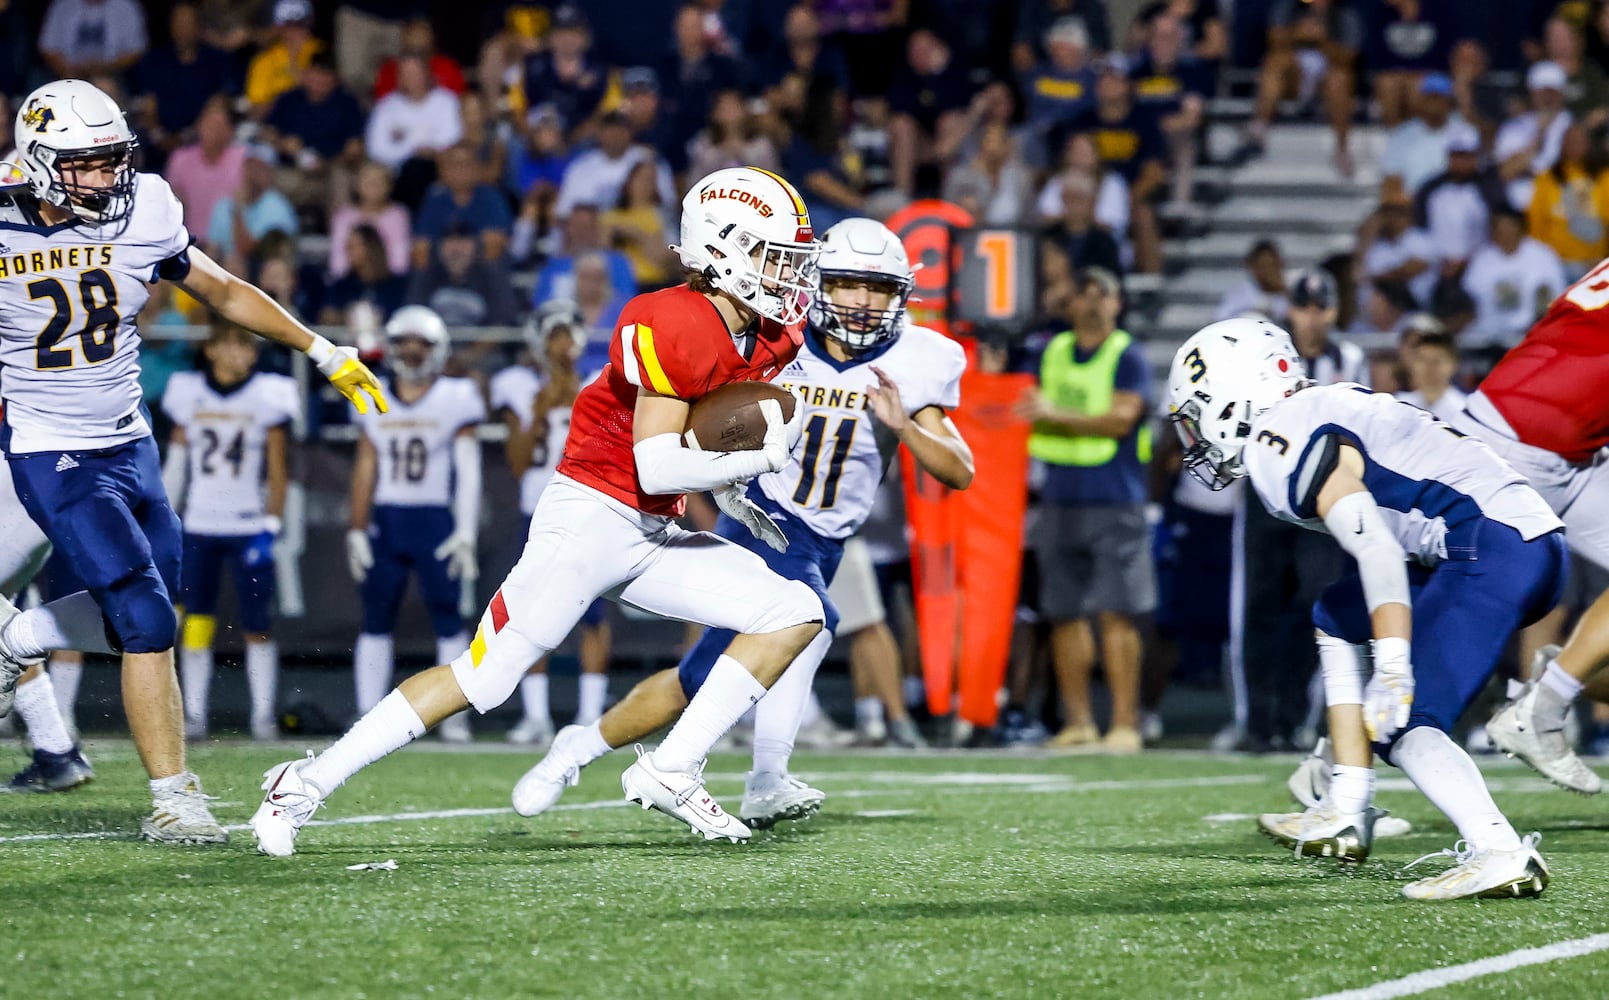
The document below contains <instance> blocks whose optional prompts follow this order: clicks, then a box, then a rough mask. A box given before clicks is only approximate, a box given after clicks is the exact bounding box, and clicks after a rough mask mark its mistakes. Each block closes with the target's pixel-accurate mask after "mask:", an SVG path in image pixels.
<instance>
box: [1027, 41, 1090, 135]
mask: <svg viewBox="0 0 1609 1000" xmlns="http://www.w3.org/2000/svg"><path fill="white" fill-rule="evenodd" d="M1088 52H1089V32H1088V30H1087V29H1086V28H1085V27H1084V22H1083V21H1082V20H1080V19H1079V18H1076V17H1064V18H1062V19H1061V20H1059V21H1057V22H1056V23H1055V24H1054V25H1052V26H1051V29H1050V30H1049V31H1048V32H1046V33H1045V53H1046V57H1045V59H1044V60H1043V61H1042V62H1040V63H1039V64H1038V65H1036V66H1034V68H1033V69H1031V70H1029V71H1028V72H1026V73H1024V74H1023V75H1022V81H1021V82H1022V93H1023V96H1024V98H1025V99H1026V100H1027V104H1028V107H1027V122H1026V125H1027V129H1028V139H1029V141H1028V144H1027V148H1026V149H1025V150H1024V152H1025V153H1026V154H1027V156H1028V158H1029V162H1031V163H1036V164H1039V165H1041V166H1043V165H1047V164H1049V163H1050V161H1051V158H1052V153H1053V149H1049V148H1046V145H1045V143H1046V140H1047V138H1048V137H1050V136H1051V135H1052V134H1053V133H1054V132H1055V130H1056V126H1058V125H1060V124H1062V123H1063V122H1067V121H1070V120H1071V119H1074V118H1077V117H1078V116H1079V115H1080V114H1083V113H1084V112H1085V111H1087V110H1089V109H1090V108H1092V107H1094V106H1095V72H1094V70H1092V69H1090V67H1089V63H1088V58H1087V57H1088Z"/></svg>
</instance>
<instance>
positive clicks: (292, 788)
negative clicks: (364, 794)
mask: <svg viewBox="0 0 1609 1000" xmlns="http://www.w3.org/2000/svg"><path fill="white" fill-rule="evenodd" d="M312 759H313V754H312V752H311V751H310V752H309V753H308V755H307V757H306V758H305V759H303V760H288V761H286V762H285V763H283V764H275V765H274V766H273V767H271V768H269V769H268V770H267V771H264V772H263V792H264V795H263V804H262V805H260V806H258V807H257V811H256V812H255V813H253V814H252V817H251V832H252V833H254V834H256V835H257V850H258V851H260V852H261V853H263V854H267V855H271V856H272V857H276V858H288V857H290V856H291V855H292V854H295V853H296V834H297V831H299V830H301V828H302V825H303V824H304V823H306V822H307V821H308V820H310V819H312V818H313V813H315V812H317V811H318V807H319V806H321V805H323V804H324V793H323V792H321V791H319V789H318V786H316V785H314V784H313V783H312V782H310V781H307V780H305V779H304V778H303V777H302V768H304V767H306V766H307V764H308V762H309V761H311V760H312Z"/></svg>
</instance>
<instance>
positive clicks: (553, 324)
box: [525, 299, 587, 363]
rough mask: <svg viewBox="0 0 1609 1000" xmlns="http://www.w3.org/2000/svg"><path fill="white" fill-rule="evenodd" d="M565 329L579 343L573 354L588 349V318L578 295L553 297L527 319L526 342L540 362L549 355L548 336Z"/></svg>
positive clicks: (575, 354) (533, 355)
mask: <svg viewBox="0 0 1609 1000" xmlns="http://www.w3.org/2000/svg"><path fill="white" fill-rule="evenodd" d="M560 330H563V331H564V332H565V333H567V334H569V336H570V339H571V341H573V342H574V344H575V351H574V354H573V356H574V357H576V358H579V357H581V352H582V351H584V350H586V349H587V321H586V318H585V317H583V316H582V315H581V307H580V306H578V305H576V304H575V300H574V299H549V300H548V301H546V302H544V303H542V307H541V308H540V309H538V310H537V311H536V312H534V313H532V314H531V316H530V318H528V319H527V320H526V321H525V346H526V347H528V348H530V350H531V356H532V357H533V358H535V359H536V361H537V362H538V363H540V362H541V361H542V359H544V358H546V357H547V349H548V338H549V337H551V336H553V335H554V334H555V333H557V332H559V331H560Z"/></svg>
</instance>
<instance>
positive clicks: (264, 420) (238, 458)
mask: <svg viewBox="0 0 1609 1000" xmlns="http://www.w3.org/2000/svg"><path fill="white" fill-rule="evenodd" d="M300 406H301V397H300V395H299V394H298V393H297V391H296V381H295V380H294V379H291V378H288V377H286V376H284V375H272V374H268V373H266V372H257V373H256V374H254V375H252V376H251V377H250V378H248V379H246V381H244V382H241V383H239V384H237V385H232V386H227V387H226V386H220V385H219V384H218V383H216V382H214V381H212V380H211V379H210V378H208V377H207V376H206V375H204V374H203V373H201V372H177V373H175V374H174V376H173V377H172V378H170V379H169V380H168V387H167V389H166V390H165V391H163V393H162V410H163V412H165V413H166V414H167V415H168V416H169V417H170V418H172V420H173V422H174V424H175V425H177V426H178V427H180V428H182V429H183V430H184V437H185V441H186V442H187V444H188V447H187V452H188V458H189V476H188V478H187V486H186V488H185V495H184V496H183V497H182V498H181V497H173V498H172V499H173V500H174V501H176V502H177V501H180V500H182V501H183V503H182V504H181V509H182V510H183V511H184V517H183V521H184V530H185V531H186V532H187V533H189V534H194V535H215V536H238V535H255V534H257V533H259V532H261V531H262V530H263V529H264V527H265V525H264V522H263V513H264V512H263V500H264V495H263V487H264V464H263V452H264V447H265V445H266V444H267V442H268V432H269V430H271V429H272V428H275V427H283V426H285V425H286V424H288V423H290V422H291V421H292V420H294V419H295V418H296V413H297V410H298V409H299V408H300Z"/></svg>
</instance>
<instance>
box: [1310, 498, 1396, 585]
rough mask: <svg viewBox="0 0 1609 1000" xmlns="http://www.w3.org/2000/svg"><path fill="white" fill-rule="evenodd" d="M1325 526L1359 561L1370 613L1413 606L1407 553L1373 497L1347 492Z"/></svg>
mask: <svg viewBox="0 0 1609 1000" xmlns="http://www.w3.org/2000/svg"><path fill="white" fill-rule="evenodd" d="M1324 526H1325V527H1326V528H1328V529H1329V531H1330V534H1331V535H1334V536H1335V540H1336V541H1337V542H1339V543H1340V545H1341V548H1343V549H1345V550H1346V553H1347V555H1349V556H1351V557H1352V558H1353V559H1356V560H1357V561H1358V575H1359V576H1360V577H1361V578H1362V579H1363V599H1364V601H1365V603H1367V604H1368V605H1369V613H1370V614H1373V613H1374V611H1375V609H1377V608H1379V607H1380V606H1381V605H1385V604H1401V605H1403V606H1404V607H1412V606H1413V602H1412V599H1411V597H1410V595H1409V592H1408V565H1407V554H1406V553H1404V552H1403V551H1402V546H1401V545H1400V544H1398V542H1397V539H1396V536H1394V535H1392V534H1391V529H1390V528H1388V527H1386V522H1385V518H1383V517H1381V516H1380V508H1379V507H1378V506H1377V505H1376V504H1375V502H1374V497H1372V496H1370V495H1369V494H1368V493H1367V492H1360V493H1348V494H1347V495H1346V496H1344V497H1342V498H1341V499H1339V500H1337V501H1336V502H1335V505H1334V506H1332V507H1331V508H1330V512H1329V513H1328V514H1326V515H1324Z"/></svg>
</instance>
